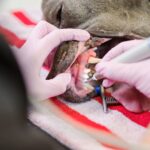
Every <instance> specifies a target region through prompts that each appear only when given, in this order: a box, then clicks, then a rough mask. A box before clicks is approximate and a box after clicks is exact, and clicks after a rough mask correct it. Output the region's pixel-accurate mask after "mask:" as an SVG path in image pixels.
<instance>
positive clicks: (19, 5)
mask: <svg viewBox="0 0 150 150" xmlns="http://www.w3.org/2000/svg"><path fill="white" fill-rule="evenodd" d="M41 1H42V0H0V13H2V12H6V11H12V10H14V9H15V10H16V9H27V8H28V9H29V10H31V9H34V10H35V9H40V8H41Z"/></svg>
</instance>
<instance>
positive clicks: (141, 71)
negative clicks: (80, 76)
mask: <svg viewBox="0 0 150 150" xmlns="http://www.w3.org/2000/svg"><path fill="white" fill-rule="evenodd" d="M142 41H143V40H133V41H127V42H123V43H121V44H119V45H118V46H116V47H114V48H113V49H112V50H110V52H108V53H107V54H106V56H105V57H104V58H103V60H102V62H101V63H99V64H97V66H96V72H97V74H101V75H103V76H104V77H105V78H106V79H105V80H104V81H103V86H104V87H110V86H112V85H113V84H114V83H115V85H114V87H113V93H112V96H113V97H114V98H116V99H117V100H118V101H119V102H120V103H122V105H124V106H125V107H126V108H127V109H128V110H130V111H133V112H141V111H147V110H149V109H150V84H149V83H150V75H149V74H150V67H149V66H150V59H149V60H145V61H141V62H137V63H132V64H122V63H112V62H109V60H111V59H112V58H114V57H116V56H118V55H120V54H121V53H123V52H125V51H126V50H128V49H130V48H132V47H134V46H136V45H138V44H140V43H141V42H142Z"/></svg>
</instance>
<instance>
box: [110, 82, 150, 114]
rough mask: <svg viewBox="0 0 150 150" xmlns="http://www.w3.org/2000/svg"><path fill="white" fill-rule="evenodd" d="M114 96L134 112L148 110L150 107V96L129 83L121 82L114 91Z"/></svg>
mask: <svg viewBox="0 0 150 150" xmlns="http://www.w3.org/2000/svg"><path fill="white" fill-rule="evenodd" d="M117 86H118V85H117ZM112 96H113V97H114V98H115V99H117V100H118V101H119V102H120V103H121V104H122V105H123V106H124V107H125V108H126V109H127V110H129V111H132V112H142V111H147V110H149V108H150V101H149V100H148V98H147V97H146V96H145V95H143V94H142V93H140V92H139V91H138V90H136V88H134V87H132V86H129V85H127V84H119V86H118V87H117V88H116V89H115V90H114V91H113V93H112Z"/></svg>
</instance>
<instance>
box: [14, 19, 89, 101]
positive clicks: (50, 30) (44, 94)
mask: <svg viewBox="0 0 150 150" xmlns="http://www.w3.org/2000/svg"><path fill="white" fill-rule="evenodd" d="M89 38H90V35H89V33H87V32H86V31H83V30H80V29H57V28H56V27H54V26H53V25H51V24H49V23H47V22H45V21H41V22H40V23H39V24H38V25H37V26H36V27H35V28H34V29H33V31H32V33H31V34H30V36H29V38H28V40H27V41H26V43H25V44H24V45H23V47H22V48H21V49H20V50H19V51H14V53H15V55H16V58H17V60H18V63H19V65H20V67H21V70H22V73H23V76H24V79H25V83H26V87H27V90H28V93H29V96H30V97H31V98H36V99H39V100H44V99H47V98H49V97H53V96H57V95H60V94H62V93H63V92H65V91H66V89H67V85H68V84H69V83H70V81H71V75H70V74H69V73H62V74H60V75H58V76H56V77H55V78H54V79H52V80H45V79H41V77H40V75H39V72H40V69H41V67H42V65H43V63H44V61H45V59H46V58H47V57H48V55H49V54H50V53H51V51H52V50H53V49H54V48H56V47H57V46H58V45H59V44H60V43H61V42H63V41H68V40H78V41H85V40H88V39H89Z"/></svg>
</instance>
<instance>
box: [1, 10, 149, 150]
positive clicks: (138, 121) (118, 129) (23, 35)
mask: <svg viewBox="0 0 150 150" xmlns="http://www.w3.org/2000/svg"><path fill="white" fill-rule="evenodd" d="M39 12H40V11H39ZM40 20H41V14H40V15H39V13H34V12H31V11H22V10H21V11H20V10H19V11H14V12H11V13H5V14H1V15H0V33H2V34H4V35H5V37H6V39H7V40H8V42H9V44H10V45H11V46H12V47H17V48H18V49H19V48H20V47H21V46H22V45H23V43H24V42H25V41H26V39H27V37H28V35H29V34H30V32H31V30H32V29H33V27H34V26H35V25H36V24H37V22H39V21H40ZM47 73H48V71H47V70H46V69H45V68H43V69H42V71H41V75H42V76H44V77H45V76H46V74H47ZM45 101H46V102H47V103H46V104H45V103H44V105H43V104H42V103H41V105H43V107H44V109H45V110H46V111H41V110H38V109H32V110H30V112H29V119H30V120H31V121H32V122H33V123H34V124H35V125H37V126H38V127H40V128H41V129H42V130H44V131H46V132H47V133H49V134H50V135H52V136H53V137H54V138H56V139H57V140H59V141H60V142H61V143H63V144H64V145H66V146H68V147H69V148H71V149H77V150H91V149H92V150H98V149H105V150H106V149H123V150H124V149H144V148H145V149H150V147H149V144H148V142H147V143H146V142H145V141H144V140H145V136H146V139H147V140H148V139H150V134H149V129H148V124H149V122H150V112H144V113H140V114H136V113H131V112H129V111H127V110H126V109H125V108H124V107H122V106H110V107H109V113H104V112H103V109H102V104H101V99H100V98H96V99H92V100H91V101H88V102H84V103H79V104H74V103H69V102H65V101H63V100H60V99H58V98H52V99H50V100H45ZM45 106H46V107H45ZM41 109H42V107H41ZM44 109H43V110H44ZM53 109H54V110H53ZM56 110H58V111H60V112H61V113H60V112H59V113H57V112H56ZM68 118H69V119H68ZM144 142H145V144H144Z"/></svg>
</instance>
